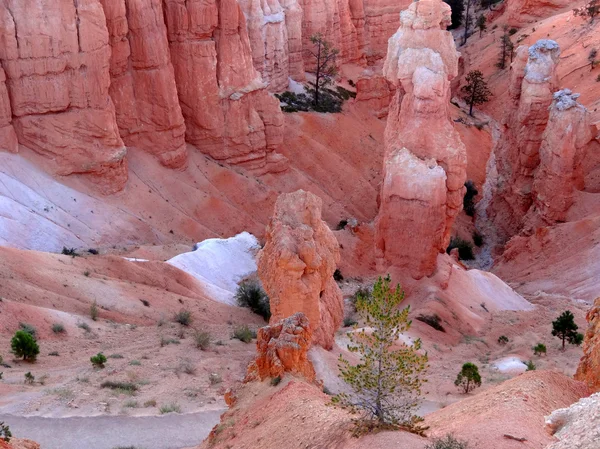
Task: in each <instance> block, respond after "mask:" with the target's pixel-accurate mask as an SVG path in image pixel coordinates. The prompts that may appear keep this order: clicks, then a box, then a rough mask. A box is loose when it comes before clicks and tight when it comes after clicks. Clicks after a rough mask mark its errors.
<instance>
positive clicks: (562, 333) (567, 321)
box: [552, 310, 583, 351]
mask: <svg viewBox="0 0 600 449" xmlns="http://www.w3.org/2000/svg"><path fill="white" fill-rule="evenodd" d="M577 329H578V326H577V324H575V317H574V316H573V314H572V313H571V311H570V310H567V311H565V312H563V313H562V314H561V315H560V316H559V317H558V318H557V319H556V320H554V321H553V322H552V335H554V336H555V337H558V338H560V339H561V340H562V349H563V351H564V350H565V342H567V341H568V342H569V343H570V344H572V345H576V346H579V345H580V344H581V343H583V334H580V333H578V332H577Z"/></svg>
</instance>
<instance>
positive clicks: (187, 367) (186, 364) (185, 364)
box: [175, 360, 196, 376]
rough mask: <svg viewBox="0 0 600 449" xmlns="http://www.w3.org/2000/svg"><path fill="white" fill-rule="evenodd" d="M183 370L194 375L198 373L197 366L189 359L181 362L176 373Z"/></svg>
mask: <svg viewBox="0 0 600 449" xmlns="http://www.w3.org/2000/svg"><path fill="white" fill-rule="evenodd" d="M181 372H183V373H185V374H189V375H190V376H193V375H194V374H196V367H195V366H194V365H192V363H191V362H190V361H189V360H182V361H181V362H180V363H179V366H178V367H177V368H176V369H175V373H176V374H178V375H179V373H181Z"/></svg>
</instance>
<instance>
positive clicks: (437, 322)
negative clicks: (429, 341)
mask: <svg viewBox="0 0 600 449" xmlns="http://www.w3.org/2000/svg"><path fill="white" fill-rule="evenodd" d="M417 320H419V321H422V322H423V323H425V324H428V325H429V326H431V327H433V328H434V329H435V330H437V331H440V332H446V329H444V326H442V324H441V321H442V320H441V318H440V317H439V315H438V314H437V313H434V314H433V315H419V316H418V317H417Z"/></svg>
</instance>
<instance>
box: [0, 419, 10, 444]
mask: <svg viewBox="0 0 600 449" xmlns="http://www.w3.org/2000/svg"><path fill="white" fill-rule="evenodd" d="M0 438H2V439H3V440H4V441H6V442H7V443H8V442H9V441H10V439H11V438H12V433H11V431H10V427H8V425H6V424H4V421H0Z"/></svg>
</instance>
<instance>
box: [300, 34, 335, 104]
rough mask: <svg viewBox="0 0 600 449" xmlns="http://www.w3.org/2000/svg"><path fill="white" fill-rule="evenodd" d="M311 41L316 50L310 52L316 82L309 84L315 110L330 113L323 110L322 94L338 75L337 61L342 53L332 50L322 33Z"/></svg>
mask: <svg viewBox="0 0 600 449" xmlns="http://www.w3.org/2000/svg"><path fill="white" fill-rule="evenodd" d="M310 41H311V43H312V44H313V45H314V49H313V50H308V52H309V54H310V55H311V56H312V57H313V58H314V62H315V82H314V83H309V84H310V85H311V86H312V89H311V90H312V92H311V93H312V94H313V108H314V109H315V111H319V112H330V111H328V110H322V109H323V108H324V103H323V102H322V101H321V94H322V91H323V89H324V88H326V87H327V86H329V85H330V84H331V83H332V81H333V77H334V76H335V75H337V66H336V59H337V56H338V54H339V53H340V51H339V50H338V49H337V48H332V46H331V43H329V42H327V41H326V40H325V38H323V36H322V35H321V34H320V33H317V34H314V35H312V36H311V37H310ZM335 112H339V111H335Z"/></svg>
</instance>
